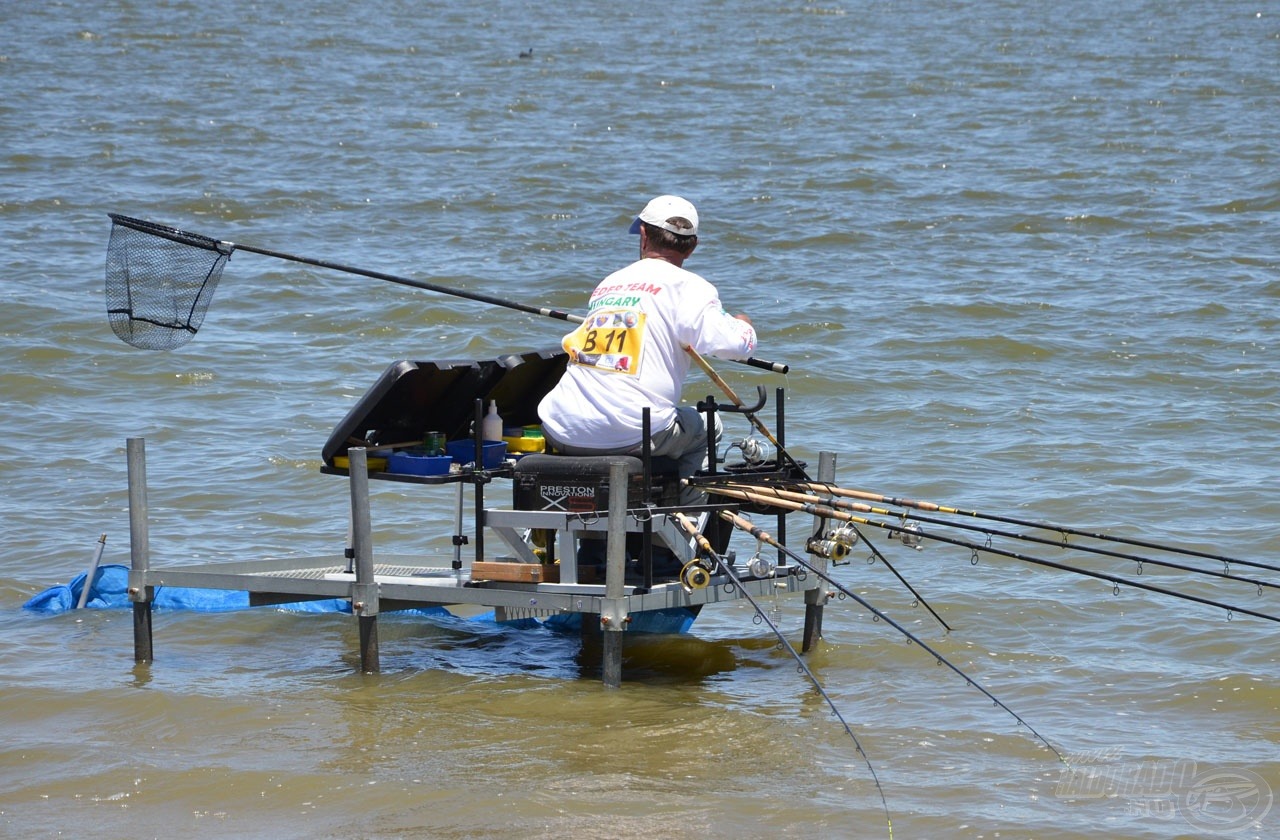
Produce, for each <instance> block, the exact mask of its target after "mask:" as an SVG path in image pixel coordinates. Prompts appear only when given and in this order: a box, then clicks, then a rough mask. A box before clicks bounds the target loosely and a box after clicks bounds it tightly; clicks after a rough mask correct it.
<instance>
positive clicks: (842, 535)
mask: <svg viewBox="0 0 1280 840" xmlns="http://www.w3.org/2000/svg"><path fill="white" fill-rule="evenodd" d="M857 542H858V532H857V530H856V529H855V528H854V527H853V525H852V524H850V523H848V522H846V523H844V524H843V525H841V526H839V527H837V528H832V529H831V530H830V531H827V533H826V535H825V536H822V537H811V538H810V539H809V542H808V543H806V544H805V548H806V549H807V550H808V552H809V553H810V554H813V555H815V556H817V557H822V558H825V559H827V560H830V561H831V565H833V566H844V565H847V564H848V563H849V552H850V551H851V550H852V549H853V547H854V546H855V545H856V544H857Z"/></svg>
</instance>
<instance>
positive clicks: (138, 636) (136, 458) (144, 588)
mask: <svg viewBox="0 0 1280 840" xmlns="http://www.w3.org/2000/svg"><path fill="white" fill-rule="evenodd" d="M125 451H126V453H127V457H128V465H129V600H131V601H133V661H134V662H151V661H152V659H153V656H154V650H153V648H152V639H151V599H152V597H153V596H154V592H155V590H154V589H153V588H152V587H151V586H149V585H148V583H147V572H149V571H150V570H151V536H150V531H149V530H148V527H147V448H146V442H145V441H144V440H143V439H142V438H129V439H128V440H126V441H125ZM88 585H89V581H88V580H86V581H85V586H86V587H87V586H88Z"/></svg>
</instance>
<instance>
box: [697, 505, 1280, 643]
mask: <svg viewBox="0 0 1280 840" xmlns="http://www.w3.org/2000/svg"><path fill="white" fill-rule="evenodd" d="M704 489H705V490H706V491H707V492H709V493H717V494H721V495H726V496H730V497H732V498H739V499H745V500H746V501H750V502H754V503H756V504H765V505H774V506H776V507H781V508H784V509H787V510H794V511H798V512H801V513H810V514H813V515H814V516H821V517H825V518H828V519H840V520H846V521H852V522H858V523H861V524H864V525H872V526H875V527H877V528H882V529H884V530H887V531H890V532H891V533H897V534H900V535H905V536H906V537H907V538H910V539H913V540H914V539H918V538H925V539H931V540H936V541H938V542H944V543H949V544H951V545H956V546H960V547H962V548H967V549H969V550H970V551H972V552H973V556H974V558H975V560H976V558H977V556H978V552H980V551H985V552H987V553H989V554H995V555H998V556H1001V557H1009V558H1011V559H1014V560H1021V561H1022V562H1024V563H1031V564H1033V565H1037V566H1045V567H1047V568H1050V569H1058V570H1059V571H1064V572H1071V573H1073V574H1077V575H1083V576H1084V577H1091V578H1097V579H1098V580H1105V581H1107V582H1108V583H1110V584H1111V585H1112V587H1113V592H1114V593H1115V594H1119V593H1120V586H1121V584H1123V585H1125V586H1132V587H1133V588H1135V589H1144V590H1146V591H1148V592H1155V593H1158V594H1160V595H1167V596H1169V597H1171V598H1179V599H1182V600H1184V601H1194V602H1196V603H1198V604H1204V605H1206V606H1210V607H1217V608H1218V609H1222V610H1226V611H1227V616H1228V618H1230V617H1231V616H1232V614H1234V613H1240V614H1242V615H1251V616H1253V617H1255V618H1262V619H1266V620H1267V621H1275V622H1280V617H1277V616H1274V615H1269V614H1267V613H1263V612H1258V611H1256V610H1250V609H1247V608H1245V607H1240V606H1236V605H1234V604H1227V603H1223V602H1221V601H1215V600H1212V599H1210V598H1203V597H1200V596H1199V595H1191V594H1189V593H1185V592H1178V591H1176V590H1173V589H1166V588H1165V587H1162V586H1155V585H1154V584H1149V583H1139V582H1138V581H1136V580H1133V579H1131V578H1125V577H1120V576H1118V575H1112V574H1108V573H1106V572H1095V571H1091V570H1089V569H1081V568H1077V567H1075V566H1069V565H1066V564H1065V563H1058V562H1055V561H1053V560H1045V559H1043V558H1040V557H1031V556H1029V555H1026V554H1021V553H1019V552H1016V551H1008V550H1006V549H1000V548H995V547H993V546H989V545H978V544H977V543H972V542H968V541H966V540H961V539H956V538H953V537H946V536H942V535H940V534H930V533H926V532H924V531H922V530H919V529H913V528H907V527H905V526H902V525H892V524H890V523H887V522H880V521H878V520H874V519H866V518H864V517H860V516H856V515H854V514H852V513H848V512H846V511H842V510H836V509H835V508H833V507H829V506H827V505H817V504H813V503H804V502H791V501H787V500H785V499H777V498H772V497H770V496H765V495H762V494H759V493H754V492H747V491H742V490H733V489H730V488H727V487H722V486H715V485H709V486H706V487H705V488H704Z"/></svg>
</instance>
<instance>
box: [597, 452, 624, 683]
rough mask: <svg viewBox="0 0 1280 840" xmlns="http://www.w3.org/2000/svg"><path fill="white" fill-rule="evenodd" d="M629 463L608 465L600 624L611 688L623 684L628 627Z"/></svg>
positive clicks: (605, 679) (608, 680)
mask: <svg viewBox="0 0 1280 840" xmlns="http://www.w3.org/2000/svg"><path fill="white" fill-rule="evenodd" d="M626 517H627V467H626V464H625V463H623V462H621V461H619V462H618V463H614V464H610V465H609V530H608V540H609V541H608V543H607V547H606V549H605V567H604V603H603V604H601V607H600V625H601V627H602V629H603V630H604V638H603V643H604V648H603V656H604V663H603V669H602V670H603V680H604V684H605V686H606V687H608V688H618V687H619V686H621V685H622V631H623V630H625V629H626V621H627V616H626V610H625V608H624V607H623V601H622V599H623V597H624V596H625V594H626V571H627V569H626V565H627V530H626Z"/></svg>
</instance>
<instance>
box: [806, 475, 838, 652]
mask: <svg viewBox="0 0 1280 840" xmlns="http://www.w3.org/2000/svg"><path fill="white" fill-rule="evenodd" d="M835 480H836V454H835V453H834V452H819V453H818V481H819V482H823V483H826V484H833V483H835ZM814 522H815V525H814V527H815V528H823V527H825V523H824V522H823V521H822V519H821V518H815V520H814ZM811 562H812V564H813V566H814V568H816V569H818V572H819V576H821V575H822V574H825V573H826V571H827V558H825V557H819V556H815V557H814V558H813V560H812V561H811ZM826 603H827V592H826V587H824V586H822V584H821V581H819V585H818V586H816V587H814V588H813V589H810V590H808V591H807V592H805V593H804V637H803V639H802V641H801V644H800V650H801V651H802V652H804V653H808V652H809V651H810V650H812V649H813V646H814V645H815V644H816V643H817V641H818V639H820V638H822V609H823V607H824V606H825V605H826Z"/></svg>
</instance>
